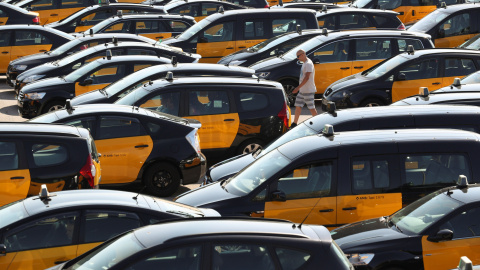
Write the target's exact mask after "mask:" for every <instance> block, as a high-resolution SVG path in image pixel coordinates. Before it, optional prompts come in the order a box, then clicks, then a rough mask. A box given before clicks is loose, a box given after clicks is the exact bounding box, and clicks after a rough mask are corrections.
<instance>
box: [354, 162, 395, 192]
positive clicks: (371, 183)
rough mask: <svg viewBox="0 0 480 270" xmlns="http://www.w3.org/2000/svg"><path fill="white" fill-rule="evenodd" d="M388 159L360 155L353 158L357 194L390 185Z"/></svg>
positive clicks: (375, 190)
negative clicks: (375, 158) (373, 158)
mask: <svg viewBox="0 0 480 270" xmlns="http://www.w3.org/2000/svg"><path fill="white" fill-rule="evenodd" d="M389 172H390V170H389V167H388V161H387V160H372V159H369V158H364V157H359V158H353V159H352V178H353V179H352V180H353V181H352V185H353V192H354V193H355V194H369V193H376V192H378V191H382V189H384V188H388V187H389V186H390V175H389Z"/></svg>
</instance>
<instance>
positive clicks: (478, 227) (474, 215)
mask: <svg viewBox="0 0 480 270" xmlns="http://www.w3.org/2000/svg"><path fill="white" fill-rule="evenodd" d="M440 229H449V230H451V231H452V232H453V239H460V238H469V237H478V236H479V235H480V208H478V207H476V208H472V209H470V210H467V211H464V212H462V213H460V214H458V215H456V216H454V217H453V218H450V219H449V220H448V221H447V222H445V223H444V224H442V225H441V226H440Z"/></svg>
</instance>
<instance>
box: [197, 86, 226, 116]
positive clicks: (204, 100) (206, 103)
mask: <svg viewBox="0 0 480 270" xmlns="http://www.w3.org/2000/svg"><path fill="white" fill-rule="evenodd" d="M188 112H189V115H211V114H225V113H229V112H230V102H229V100H228V95H227V92H226V91H191V92H190V93H189V103H188Z"/></svg>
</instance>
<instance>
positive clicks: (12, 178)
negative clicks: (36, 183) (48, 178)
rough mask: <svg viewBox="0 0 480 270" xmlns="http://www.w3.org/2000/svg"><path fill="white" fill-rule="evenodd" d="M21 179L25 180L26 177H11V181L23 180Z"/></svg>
mask: <svg viewBox="0 0 480 270" xmlns="http://www.w3.org/2000/svg"><path fill="white" fill-rule="evenodd" d="M21 179H25V177H23V176H14V177H10V180H21Z"/></svg>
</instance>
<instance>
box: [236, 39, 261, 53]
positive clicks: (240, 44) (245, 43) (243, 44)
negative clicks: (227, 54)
mask: <svg viewBox="0 0 480 270" xmlns="http://www.w3.org/2000/svg"><path fill="white" fill-rule="evenodd" d="M262 41H265V39H250V40H237V41H236V42H235V44H236V49H235V51H240V50H243V49H246V48H250V47H252V46H253V45H257V44H258V43H260V42H262Z"/></svg>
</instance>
